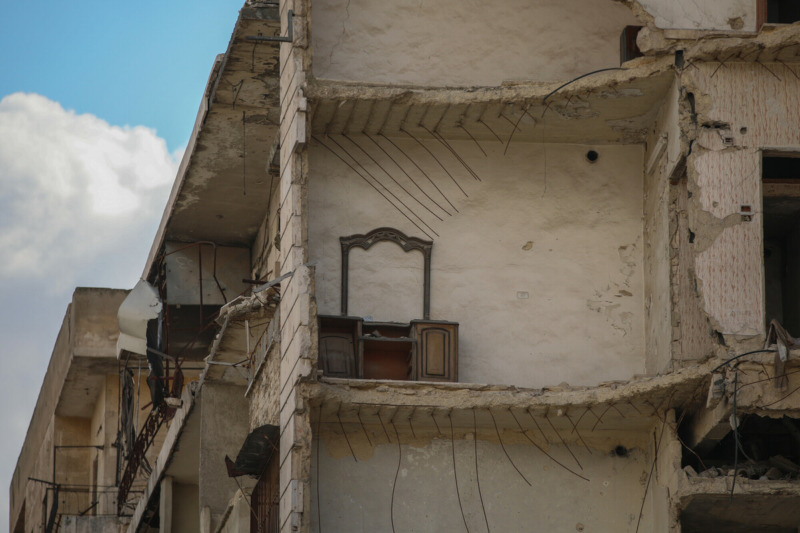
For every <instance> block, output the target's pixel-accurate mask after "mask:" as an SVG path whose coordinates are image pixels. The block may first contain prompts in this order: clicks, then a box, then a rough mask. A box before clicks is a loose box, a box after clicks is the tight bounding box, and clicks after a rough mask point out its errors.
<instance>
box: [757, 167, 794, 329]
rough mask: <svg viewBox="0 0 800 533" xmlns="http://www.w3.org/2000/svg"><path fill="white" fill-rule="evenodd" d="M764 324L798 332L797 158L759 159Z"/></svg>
mask: <svg viewBox="0 0 800 533" xmlns="http://www.w3.org/2000/svg"><path fill="white" fill-rule="evenodd" d="M762 172H763V174H762V177H763V183H762V184H761V187H762V193H763V214H764V292H765V303H766V306H765V307H766V316H765V317H764V318H765V320H766V323H767V324H769V322H770V321H771V320H773V319H774V320H777V321H778V322H780V323H781V324H782V325H783V326H784V327H785V328H786V329H787V330H788V331H789V333H791V334H793V335H798V334H800V276H799V274H800V158H797V157H768V156H765V157H764V158H763V161H762Z"/></svg>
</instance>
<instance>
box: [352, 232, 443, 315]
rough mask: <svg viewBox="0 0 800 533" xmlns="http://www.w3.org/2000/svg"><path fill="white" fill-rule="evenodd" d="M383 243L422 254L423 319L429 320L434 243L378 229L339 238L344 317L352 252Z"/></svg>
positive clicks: (401, 233)
mask: <svg viewBox="0 0 800 533" xmlns="http://www.w3.org/2000/svg"><path fill="white" fill-rule="evenodd" d="M382 241H389V242H393V243H395V244H397V245H398V246H400V247H401V248H402V249H403V250H404V251H406V252H410V251H413V250H419V251H420V252H422V257H423V260H424V264H423V269H424V279H423V295H422V318H423V319H424V320H429V319H430V317H431V316H430V315H431V251H432V249H433V242H431V241H424V240H422V239H418V238H416V237H409V236H408V235H406V234H405V233H403V232H402V231H400V230H397V229H394V228H377V229H374V230H372V231H370V232H369V233H366V234H356V235H350V236H349V237H339V242H340V243H341V245H342V295H341V299H342V316H346V315H347V299H348V274H349V269H350V266H349V265H350V250H351V249H352V248H354V247H356V246H358V247H359V248H363V249H364V250H365V251H366V250H369V249H370V248H371V247H372V245H373V244H375V243H378V242H382Z"/></svg>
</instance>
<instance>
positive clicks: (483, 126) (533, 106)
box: [306, 58, 675, 144]
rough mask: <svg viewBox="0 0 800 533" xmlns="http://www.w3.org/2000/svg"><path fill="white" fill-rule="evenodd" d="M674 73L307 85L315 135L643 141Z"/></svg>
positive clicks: (641, 68)
mask: <svg viewBox="0 0 800 533" xmlns="http://www.w3.org/2000/svg"><path fill="white" fill-rule="evenodd" d="M674 79H675V73H674V70H673V66H672V61H671V59H670V58H660V59H650V58H640V59H638V60H635V61H631V62H629V63H626V66H625V67H624V68H621V69H614V70H605V71H602V72H597V73H595V74H591V75H588V76H586V77H583V78H581V79H578V80H574V81H572V82H567V83H563V84H562V83H534V82H530V83H526V82H520V83H513V84H511V83H509V84H504V85H503V86H501V87H490V88H486V87H453V88H426V87H402V86H376V85H368V86H365V85H357V84H348V83H341V82H332V81H326V80H315V81H314V82H313V83H311V84H310V86H309V88H308V93H307V94H306V96H307V98H308V100H309V101H310V102H311V103H312V107H313V118H312V131H314V133H315V135H338V134H343V133H344V134H358V133H367V134H370V135H377V134H383V135H387V136H393V135H404V133H403V131H404V130H405V131H410V132H413V133H414V134H415V135H420V136H421V137H430V136H431V135H432V134H433V133H436V134H438V135H441V136H442V137H445V138H447V139H461V140H467V141H468V140H470V139H478V140H487V141H490V142H492V141H493V142H498V141H499V142H502V143H507V142H509V139H513V140H514V141H523V142H537V143H541V142H547V143H580V144H617V143H622V144H636V143H642V142H644V139H645V136H646V135H647V131H648V129H649V128H651V127H652V124H653V121H654V119H655V116H656V114H657V112H658V110H659V109H660V107H661V105H662V103H663V101H664V97H665V95H666V93H667V91H668V90H669V87H670V85H671V84H672V82H673V80H674Z"/></svg>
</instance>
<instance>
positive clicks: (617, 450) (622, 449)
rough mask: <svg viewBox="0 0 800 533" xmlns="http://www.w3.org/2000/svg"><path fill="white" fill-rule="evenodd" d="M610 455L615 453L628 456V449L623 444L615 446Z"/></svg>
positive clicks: (619, 455)
mask: <svg viewBox="0 0 800 533" xmlns="http://www.w3.org/2000/svg"><path fill="white" fill-rule="evenodd" d="M611 454H612V455H616V456H617V457H628V449H627V448H626V447H625V446H622V445H620V446H617V447H616V448H614V450H612V452H611Z"/></svg>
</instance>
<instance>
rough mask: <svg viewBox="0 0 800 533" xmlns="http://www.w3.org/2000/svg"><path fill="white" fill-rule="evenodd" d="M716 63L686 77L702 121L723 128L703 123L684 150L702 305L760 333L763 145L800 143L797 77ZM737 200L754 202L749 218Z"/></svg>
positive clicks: (716, 318)
mask: <svg viewBox="0 0 800 533" xmlns="http://www.w3.org/2000/svg"><path fill="white" fill-rule="evenodd" d="M718 66H719V65H718V64H716V63H705V64H702V65H700V66H699V68H698V69H696V72H693V73H691V74H689V77H688V79H687V80H686V81H687V82H688V83H689V85H690V88H692V89H693V90H694V91H695V98H696V101H697V108H698V114H699V120H700V122H701V123H703V122H706V123H718V124H722V125H723V127H724V128H725V129H718V128H702V129H701V132H700V135H699V138H698V141H697V142H696V143H695V145H696V146H695V149H693V151H692V156H691V157H690V158H689V179H690V183H691V182H692V181H694V182H695V183H696V187H697V189H698V191H697V194H696V195H695V197H694V198H695V201H696V205H697V206H698V210H697V211H696V212H695V216H694V219H692V217H690V220H689V224H690V225H693V226H692V229H693V230H694V231H696V232H697V235H698V238H697V245H696V248H697V249H696V252H697V276H698V279H699V281H700V282H701V290H702V294H703V301H704V307H705V310H706V312H707V313H708V314H709V316H710V318H711V319H712V321H713V322H714V324H715V326H716V328H717V329H718V330H719V331H720V332H721V333H725V334H738V335H758V334H763V333H764V329H765V320H764V274H763V259H762V257H763V228H762V226H763V217H762V213H761V150H763V149H777V150H785V151H789V152H798V151H800V138H798V135H797V124H798V123H800V96H798V95H800V80H798V78H797V77H796V76H795V75H793V73H792V72H791V71H790V70H791V68H790V67H792V66H790V65H786V64H780V63H767V64H765V65H760V64H758V63H732V64H730V65H728V66H727V67H725V68H719V69H717V68H718ZM794 67H795V68H796V66H794ZM767 69H769V70H767ZM691 70H695V69H691ZM715 71H716V74H715ZM723 137H729V138H730V139H731V142H730V145H731V146H727V145H725V144H723ZM742 206H751V208H752V209H753V213H754V214H753V216H752V217H751V220H750V221H744V220H743V219H742V218H741V216H740V215H739V213H740V212H741V209H742ZM708 215H711V216H710V217H709V216H708Z"/></svg>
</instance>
